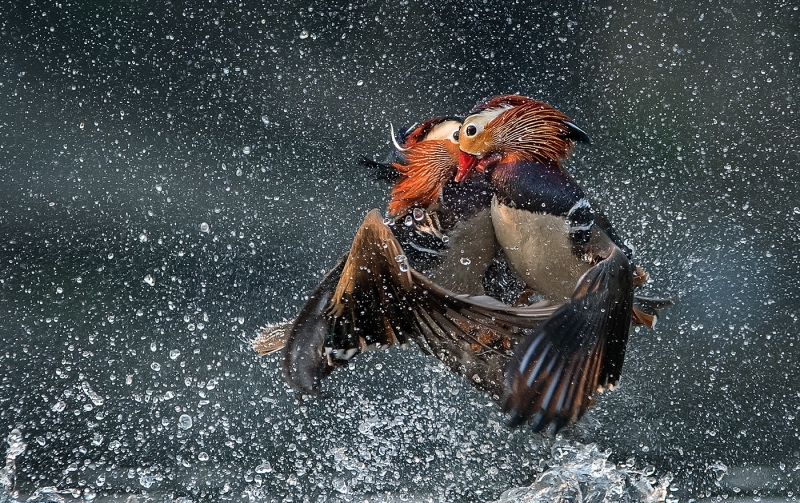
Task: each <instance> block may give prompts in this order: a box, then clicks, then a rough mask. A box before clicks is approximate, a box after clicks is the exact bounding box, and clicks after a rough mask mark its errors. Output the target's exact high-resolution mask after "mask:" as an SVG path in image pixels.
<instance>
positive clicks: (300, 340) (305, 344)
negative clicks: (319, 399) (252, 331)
mask: <svg viewBox="0 0 800 503" xmlns="http://www.w3.org/2000/svg"><path fill="white" fill-rule="evenodd" d="M344 263H345V258H342V259H340V260H339V262H338V264H337V265H336V266H335V267H334V268H333V269H331V270H330V271H329V272H328V273H327V274H326V275H325V277H324V278H322V281H321V282H320V284H319V285H317V287H316V288H315V289H314V290H313V291H312V292H311V293H310V294H309V296H308V300H307V301H306V303H305V304H304V305H303V307H302V309H300V313H299V314H298V315H297V319H295V321H294V324H293V325H292V327H291V329H290V330H289V334H288V336H287V338H286V345H285V346H284V347H283V362H282V366H283V376H284V377H285V378H286V381H287V382H288V383H289V384H290V385H292V387H294V388H295V389H299V390H301V391H303V392H305V393H308V394H317V393H318V392H319V387H320V383H321V381H322V379H323V378H324V377H326V376H327V375H328V374H330V373H331V372H332V371H333V369H334V368H335V366H334V365H333V364H332V363H331V362H329V361H328V359H327V358H326V357H325V337H326V335H327V333H328V320H327V319H326V318H325V316H324V314H323V313H324V311H325V306H327V305H328V302H330V299H331V297H332V296H333V292H334V290H335V288H336V285H337V284H338V283H339V279H340V277H341V274H342V270H343V269H344Z"/></svg>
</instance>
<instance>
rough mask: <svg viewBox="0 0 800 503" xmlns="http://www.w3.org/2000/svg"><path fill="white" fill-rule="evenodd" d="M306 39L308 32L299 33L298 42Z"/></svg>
mask: <svg viewBox="0 0 800 503" xmlns="http://www.w3.org/2000/svg"><path fill="white" fill-rule="evenodd" d="M307 38H308V30H303V31H301V32H300V40H305V39H307Z"/></svg>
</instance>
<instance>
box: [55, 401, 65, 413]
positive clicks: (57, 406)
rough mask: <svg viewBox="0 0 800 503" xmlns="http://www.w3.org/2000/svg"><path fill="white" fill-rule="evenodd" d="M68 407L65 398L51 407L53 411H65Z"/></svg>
mask: <svg viewBox="0 0 800 503" xmlns="http://www.w3.org/2000/svg"><path fill="white" fill-rule="evenodd" d="M66 408H67V404H66V403H65V402H64V401H63V400H59V401H58V402H56V403H55V405H53V408H52V409H51V410H52V411H53V412H64V409H66Z"/></svg>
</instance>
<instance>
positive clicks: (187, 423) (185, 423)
mask: <svg viewBox="0 0 800 503" xmlns="http://www.w3.org/2000/svg"><path fill="white" fill-rule="evenodd" d="M191 427H192V416H190V415H189V414H181V417H179V418H178V428H180V429H182V430H188V429H189V428H191Z"/></svg>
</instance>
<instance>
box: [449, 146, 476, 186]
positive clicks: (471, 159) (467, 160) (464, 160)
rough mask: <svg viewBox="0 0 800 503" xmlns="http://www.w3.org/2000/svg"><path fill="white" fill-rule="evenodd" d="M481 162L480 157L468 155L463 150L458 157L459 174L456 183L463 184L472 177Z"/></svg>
mask: <svg viewBox="0 0 800 503" xmlns="http://www.w3.org/2000/svg"><path fill="white" fill-rule="evenodd" d="M480 161H481V160H480V158H479V157H476V156H474V155H471V154H468V153H466V152H464V151H463V150H462V151H461V153H460V154H459V156H458V172H457V173H456V177H455V181H456V182H461V181H463V180H466V179H467V178H469V177H471V176H472V174H473V173H474V172H475V168H476V166H478V163H479V162H480Z"/></svg>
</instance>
